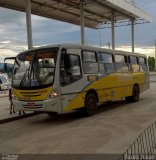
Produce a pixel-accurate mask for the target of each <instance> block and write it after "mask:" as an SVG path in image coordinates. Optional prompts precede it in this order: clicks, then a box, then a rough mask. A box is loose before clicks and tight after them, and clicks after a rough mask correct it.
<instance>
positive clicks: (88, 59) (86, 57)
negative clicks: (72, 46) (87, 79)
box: [82, 51, 99, 74]
mask: <svg viewBox="0 0 156 160" xmlns="http://www.w3.org/2000/svg"><path fill="white" fill-rule="evenodd" d="M82 57H83V70H84V73H86V74H96V73H98V70H99V69H98V63H97V58H96V53H95V52H92V51H83V52H82Z"/></svg>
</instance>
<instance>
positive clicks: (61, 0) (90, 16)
mask: <svg viewBox="0 0 156 160" xmlns="http://www.w3.org/2000/svg"><path fill="white" fill-rule="evenodd" d="M25 2H26V0H0V6H1V7H6V8H10V9H14V10H18V11H23V12H25V4H26V3H25ZM30 2H31V12H32V14H34V15H39V16H42V17H47V18H51V19H55V20H60V21H63V22H68V23H72V24H76V25H80V0H31V1H30ZM83 2H84V3H83V4H84V25H85V27H88V28H94V29H96V28H100V27H102V26H107V25H109V24H111V17H112V13H114V21H115V24H116V25H118V24H121V23H124V24H128V23H129V22H130V20H135V23H144V22H150V21H151V17H150V16H149V15H148V14H147V13H146V12H144V11H143V10H141V9H140V8H138V7H137V6H136V5H135V4H133V3H131V2H130V1H128V0H83Z"/></svg>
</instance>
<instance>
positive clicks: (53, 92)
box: [48, 89, 59, 99]
mask: <svg viewBox="0 0 156 160" xmlns="http://www.w3.org/2000/svg"><path fill="white" fill-rule="evenodd" d="M58 96H59V93H58V90H57V89H54V90H52V92H51V93H50V94H49V96H48V99H50V98H56V97H58Z"/></svg>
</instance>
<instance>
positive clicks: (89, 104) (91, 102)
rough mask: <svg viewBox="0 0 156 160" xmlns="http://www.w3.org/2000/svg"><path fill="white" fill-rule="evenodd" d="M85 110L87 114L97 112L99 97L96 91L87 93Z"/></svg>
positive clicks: (90, 114)
mask: <svg viewBox="0 0 156 160" xmlns="http://www.w3.org/2000/svg"><path fill="white" fill-rule="evenodd" d="M84 112H85V115H86V116H92V115H94V114H96V112H97V97H96V95H95V94H94V93H89V94H87V96H86V98H85V107H84Z"/></svg>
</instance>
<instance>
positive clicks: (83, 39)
mask: <svg viewBox="0 0 156 160" xmlns="http://www.w3.org/2000/svg"><path fill="white" fill-rule="evenodd" d="M80 25H81V44H82V45H84V41H85V36H84V3H83V0H81V1H80Z"/></svg>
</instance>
